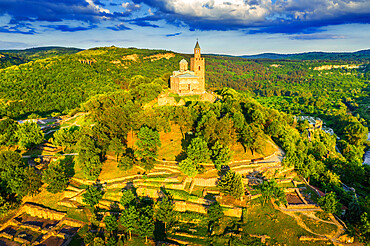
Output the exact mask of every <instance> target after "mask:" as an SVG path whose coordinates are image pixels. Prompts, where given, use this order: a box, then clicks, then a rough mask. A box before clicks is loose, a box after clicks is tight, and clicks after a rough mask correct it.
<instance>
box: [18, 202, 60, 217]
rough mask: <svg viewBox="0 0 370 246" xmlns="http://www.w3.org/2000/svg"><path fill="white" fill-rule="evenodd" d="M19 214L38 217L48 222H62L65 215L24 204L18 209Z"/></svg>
mask: <svg viewBox="0 0 370 246" xmlns="http://www.w3.org/2000/svg"><path fill="white" fill-rule="evenodd" d="M20 212H23V213H27V214H29V215H31V216H33V217H39V218H44V219H50V220H62V219H63V218H64V216H65V215H66V213H64V212H59V211H56V210H52V209H48V208H43V207H40V206H36V205H33V204H29V203H25V204H24V205H23V207H22V208H21V209H20Z"/></svg>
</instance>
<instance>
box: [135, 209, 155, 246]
mask: <svg viewBox="0 0 370 246" xmlns="http://www.w3.org/2000/svg"><path fill="white" fill-rule="evenodd" d="M138 232H139V234H140V236H141V237H145V243H147V242H148V237H151V236H152V235H153V232H154V221H153V218H150V217H148V216H147V215H145V214H141V215H140V217H139V220H138Z"/></svg>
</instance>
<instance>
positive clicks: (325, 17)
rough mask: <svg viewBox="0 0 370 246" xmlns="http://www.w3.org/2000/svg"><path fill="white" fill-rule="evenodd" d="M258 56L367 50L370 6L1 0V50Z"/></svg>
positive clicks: (281, 0) (288, 1)
mask: <svg viewBox="0 0 370 246" xmlns="http://www.w3.org/2000/svg"><path fill="white" fill-rule="evenodd" d="M197 38H198V39H199V43H200V45H201V47H202V51H203V52H204V53H219V54H233V55H243V54H257V53H263V52H278V53H295V52H306V51H357V50H361V49H369V48H370V41H369V40H370V0H0V49H19V48H29V47H37V46H67V47H78V48H91V47H97V46H111V45H115V46H118V47H138V48H151V49H152V48H153V49H154V48H155V49H157V48H158V49H167V50H173V51H177V52H185V53H190V52H192V49H193V46H194V44H195V42H196V39H197Z"/></svg>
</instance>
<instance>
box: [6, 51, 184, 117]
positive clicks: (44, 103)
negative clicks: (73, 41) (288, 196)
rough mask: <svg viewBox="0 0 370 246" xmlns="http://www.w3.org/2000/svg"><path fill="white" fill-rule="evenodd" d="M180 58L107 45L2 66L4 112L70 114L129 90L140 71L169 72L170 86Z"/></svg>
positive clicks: (152, 77) (153, 74) (157, 75)
mask: <svg viewBox="0 0 370 246" xmlns="http://www.w3.org/2000/svg"><path fill="white" fill-rule="evenodd" d="M181 59H182V57H181V56H179V55H176V54H174V53H172V52H168V51H165V50H144V49H134V48H129V49H124V48H116V47H106V48H94V49H90V50H84V51H81V52H78V53H76V54H71V55H63V56H56V57H52V58H47V59H40V60H36V61H31V62H29V63H26V64H21V65H19V66H12V67H8V68H6V69H2V70H0V98H1V99H2V101H1V104H0V114H1V116H9V117H13V118H24V117H27V116H28V115H29V114H31V113H34V114H37V115H41V116H47V115H50V114H51V113H52V112H60V113H68V112H69V111H70V110H71V109H74V108H76V107H78V106H79V105H80V104H81V103H82V102H85V101H87V100H88V99H90V98H91V97H92V96H94V95H97V94H103V93H106V92H111V91H115V90H119V89H126V88H127V87H128V85H129V83H130V79H131V78H132V77H133V76H135V75H143V76H145V77H146V78H148V80H150V81H154V80H155V79H157V78H161V77H163V76H164V77H163V79H162V80H161V81H162V83H163V84H167V79H168V76H169V73H170V72H172V71H173V70H175V69H177V68H178V62H179V61H180V60H181ZM166 74H167V75H166ZM166 76H167V77H166Z"/></svg>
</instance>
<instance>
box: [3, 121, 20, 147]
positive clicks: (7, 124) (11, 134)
mask: <svg viewBox="0 0 370 246" xmlns="http://www.w3.org/2000/svg"><path fill="white" fill-rule="evenodd" d="M17 129H18V123H17V122H16V121H15V120H12V119H9V118H5V119H3V120H1V121H0V145H5V146H8V147H9V146H12V145H15V144H16V143H17V138H16V134H15V132H16V131H17Z"/></svg>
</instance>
